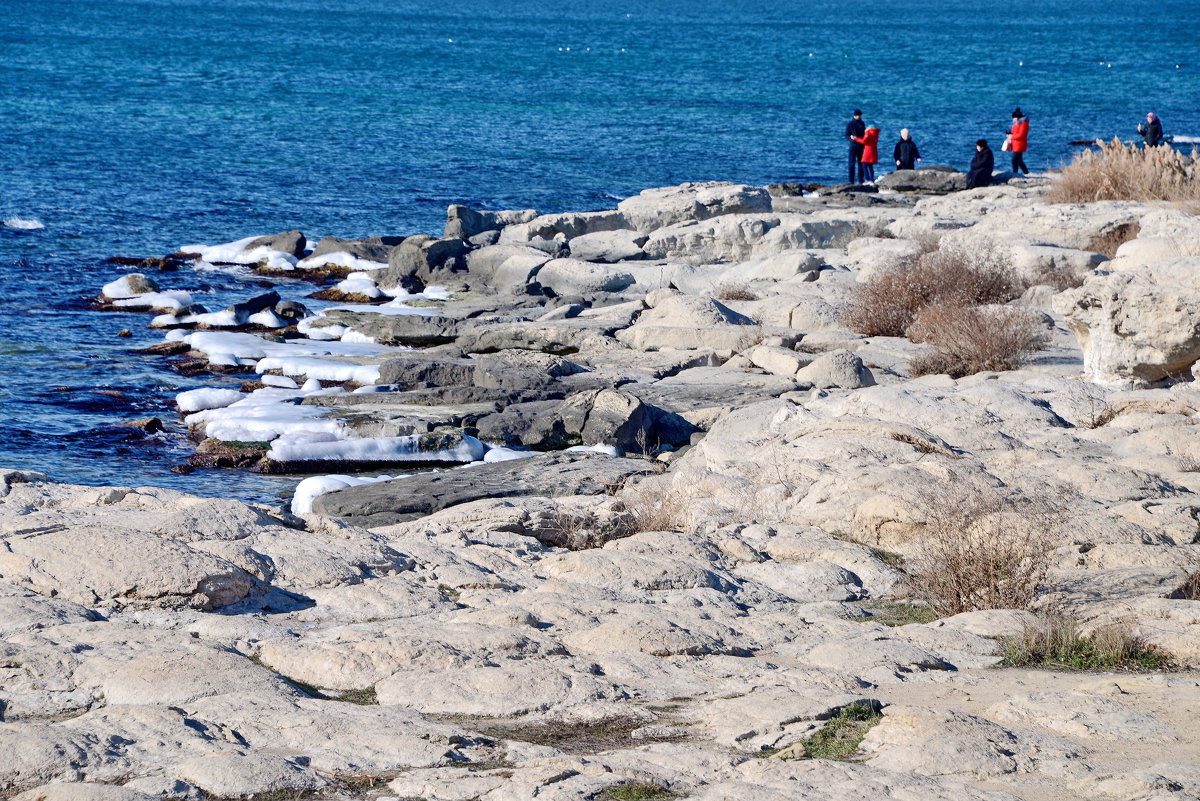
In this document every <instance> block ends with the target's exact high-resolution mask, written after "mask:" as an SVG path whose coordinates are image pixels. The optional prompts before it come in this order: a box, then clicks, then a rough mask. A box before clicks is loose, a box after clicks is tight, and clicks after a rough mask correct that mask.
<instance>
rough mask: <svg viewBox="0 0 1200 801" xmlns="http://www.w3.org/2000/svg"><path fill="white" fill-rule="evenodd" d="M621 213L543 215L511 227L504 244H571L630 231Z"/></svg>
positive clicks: (503, 234)
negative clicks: (600, 234)
mask: <svg viewBox="0 0 1200 801" xmlns="http://www.w3.org/2000/svg"><path fill="white" fill-rule="evenodd" d="M628 227H629V224H628V223H627V222H626V221H625V217H624V215H622V214H621V213H620V212H619V211H612V210H609V211H585V212H568V213H564V214H543V215H542V216H540V217H535V218H534V219H532V220H530V221H529V222H526V223H520V224H518V225H510V226H508V227H507V228H505V229H504V230H503V231H501V232H500V243H501V244H514V245H521V244H526V243H531V242H533V243H536V242H545V241H554V240H563V241H565V240H569V239H575V238H576V237H580V236H584V235H585V234H594V233H597V232H600V231H619V230H621V229H624V228H628Z"/></svg>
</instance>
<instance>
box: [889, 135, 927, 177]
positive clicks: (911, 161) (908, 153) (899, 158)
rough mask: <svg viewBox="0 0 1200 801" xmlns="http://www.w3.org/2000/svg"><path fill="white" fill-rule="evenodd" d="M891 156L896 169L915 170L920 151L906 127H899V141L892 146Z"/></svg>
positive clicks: (919, 158)
mask: <svg viewBox="0 0 1200 801" xmlns="http://www.w3.org/2000/svg"><path fill="white" fill-rule="evenodd" d="M892 158H893V159H895V161H896V169H897V170H915V169H916V168H917V162H918V161H920V160H921V151H920V150H917V143H916V142H914V141H913V140H912V137H911V136H909V135H908V129H907V128H901V129H900V141H899V142H897V143H896V146H895V147H894V148H892Z"/></svg>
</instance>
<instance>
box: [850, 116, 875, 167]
mask: <svg viewBox="0 0 1200 801" xmlns="http://www.w3.org/2000/svg"><path fill="white" fill-rule="evenodd" d="M850 138H851V139H853V140H854V141H855V142H858V143H859V144H860V145H862V146H863V154H862V163H863V164H878V163H879V129H878V128H876V127H875V126H874V125H872V126H871V127H870V128H868V129H867V130H866V132H865V133H864V134H863V135H862V136H861V137H858V136H852V137H850Z"/></svg>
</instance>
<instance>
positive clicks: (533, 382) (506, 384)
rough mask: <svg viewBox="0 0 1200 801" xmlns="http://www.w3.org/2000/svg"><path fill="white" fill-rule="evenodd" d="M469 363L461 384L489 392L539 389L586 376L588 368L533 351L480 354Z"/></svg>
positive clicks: (559, 357) (549, 354)
mask: <svg viewBox="0 0 1200 801" xmlns="http://www.w3.org/2000/svg"><path fill="white" fill-rule="evenodd" d="M470 363H471V364H472V365H473V370H472V372H471V374H470V378H469V379H468V381H464V382H460V383H473V384H474V385H475V386H477V387H485V388H489V389H542V388H545V387H548V386H550V385H551V384H553V383H554V382H555V380H556V379H558V378H562V377H564V376H570V375H576V374H577V373H584V372H587V368H584V367H581V366H580V365H578V364H576V363H575V362H571V361H567V360H566V359H564V358H563V357H561V356H555V355H554V354H551V353H542V352H541V351H535V350H504V351H500V352H498V353H481V354H479V355H478V356H477V357H475V359H473V360H471V361H470Z"/></svg>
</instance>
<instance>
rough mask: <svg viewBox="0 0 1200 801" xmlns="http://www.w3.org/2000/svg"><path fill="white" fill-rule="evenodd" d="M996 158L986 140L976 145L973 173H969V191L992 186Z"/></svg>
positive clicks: (981, 140)
mask: <svg viewBox="0 0 1200 801" xmlns="http://www.w3.org/2000/svg"><path fill="white" fill-rule="evenodd" d="M995 168H996V158H995V156H993V155H992V151H991V149H990V148H989V147H988V143H987V140H986V139H980V140H979V141H978V142H976V143H975V158H973V159H971V171H970V172H968V173H967V189H975V188H976V187H980V186H991V185H992V170H994V169H995Z"/></svg>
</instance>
